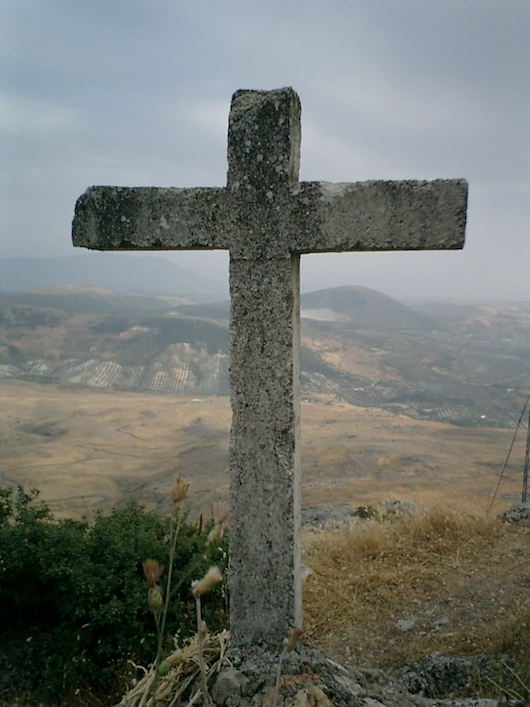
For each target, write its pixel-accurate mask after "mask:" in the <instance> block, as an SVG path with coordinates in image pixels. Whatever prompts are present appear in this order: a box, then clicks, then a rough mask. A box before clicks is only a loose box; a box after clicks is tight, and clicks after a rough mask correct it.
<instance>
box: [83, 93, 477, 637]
mask: <svg viewBox="0 0 530 707" xmlns="http://www.w3.org/2000/svg"><path fill="white" fill-rule="evenodd" d="M300 135H301V128H300V101H299V98H298V96H297V94H296V93H295V92H294V91H293V90H292V89H291V88H282V89H279V90H275V91H246V90H245V91H237V92H236V93H235V94H234V95H233V97H232V105H231V109H230V119H229V128H228V177H227V186H226V187H223V188H200V187H197V188H191V189H180V188H173V187H172V188H156V187H134V188H128V187H91V188H89V189H88V190H87V191H86V192H85V193H84V194H83V195H82V196H81V197H80V198H79V199H78V201H77V204H76V210H75V218H74V222H73V243H74V245H76V246H83V247H86V248H92V249H97V250H131V249H134V250H137V249H141V250H142V249H145V250H182V249H197V250H209V249H214V248H222V249H227V250H229V252H230V295H231V313H230V383H231V404H232V427H231V433H230V435H231V436H230V501H231V530H230V569H229V586H230V602H231V606H230V619H231V643H232V645H235V646H239V647H244V646H245V645H249V644H252V643H263V644H265V645H266V646H269V647H271V648H272V647H274V648H277V647H279V646H280V645H281V642H282V639H283V638H284V637H285V636H286V635H287V634H288V632H289V630H290V628H291V627H293V626H301V623H302V600H301V586H300V585H301V579H300V456H299V435H300V412H299V387H300V386H299V374H300V321H299V316H300V315H299V310H300V305H299V263H300V255H301V254H303V253H326V252H341V251H368V250H370V251H372V250H381V251H383V250H423V249H433V250H436V249H446V248H451V249H455V248H462V246H463V241H464V227H465V220H466V201H467V183H466V182H465V181H464V180H461V179H455V180H435V181H430V182H426V181H408V180H407V181H400V182H389V181H369V182H359V183H351V184H350V183H345V184H330V183H325V182H301V183H300V182H299V181H298V170H299V162H300Z"/></svg>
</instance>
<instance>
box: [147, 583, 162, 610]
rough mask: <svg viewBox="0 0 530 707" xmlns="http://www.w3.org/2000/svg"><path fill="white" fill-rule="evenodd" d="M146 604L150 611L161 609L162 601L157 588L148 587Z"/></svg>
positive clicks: (160, 591) (160, 593) (159, 590)
mask: <svg viewBox="0 0 530 707" xmlns="http://www.w3.org/2000/svg"><path fill="white" fill-rule="evenodd" d="M147 604H148V606H149V608H150V609H151V610H152V611H159V610H160V609H161V608H162V606H163V605H164V600H163V599H162V590H161V589H160V587H159V586H154V587H149V589H148V590H147Z"/></svg>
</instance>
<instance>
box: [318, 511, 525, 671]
mask: <svg viewBox="0 0 530 707" xmlns="http://www.w3.org/2000/svg"><path fill="white" fill-rule="evenodd" d="M306 545H307V550H306V558H305V562H306V564H307V565H308V566H310V567H311V568H312V569H313V571H314V574H313V575H312V576H311V577H310V579H309V580H308V581H307V582H306V585H305V588H304V606H305V628H306V631H307V633H308V635H309V636H310V637H311V639H312V640H314V641H315V642H316V643H318V644H320V645H321V646H322V647H323V648H324V649H326V650H327V651H329V652H330V653H331V654H332V655H334V657H336V659H338V660H341V661H343V662H344V663H350V664H355V665H357V666H365V667H380V668H390V667H392V666H397V665H400V664H404V663H410V662H414V661H417V660H418V659H419V658H420V657H421V656H423V655H425V654H428V653H430V652H432V651H442V652H443V653H446V654H450V655H472V654H480V653H488V654H501V653H509V654H510V655H512V656H513V657H515V658H517V659H519V660H521V661H523V662H524V663H526V664H527V665H530V592H529V588H530V563H529V561H528V558H529V555H530V528H529V527H528V526H526V527H525V526H523V525H519V526H516V525H505V524H502V523H500V522H499V521H497V520H494V519H487V518H477V517H471V516H467V515H463V514H462V513H457V512H455V511H452V510H449V509H447V508H442V507H434V508H431V509H429V510H427V511H424V512H421V513H416V514H414V515H410V516H408V515H401V516H399V517H396V518H394V519H387V520H368V521H364V522H361V523H359V524H358V525H356V526H354V527H353V528H351V529H349V530H336V531H328V532H325V533H322V534H319V535H317V536H313V537H312V538H309V539H308V540H307V542H306Z"/></svg>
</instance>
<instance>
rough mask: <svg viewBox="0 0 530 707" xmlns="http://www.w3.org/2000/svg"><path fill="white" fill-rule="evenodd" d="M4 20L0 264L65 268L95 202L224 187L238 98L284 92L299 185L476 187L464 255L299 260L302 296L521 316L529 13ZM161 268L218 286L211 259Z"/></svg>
mask: <svg viewBox="0 0 530 707" xmlns="http://www.w3.org/2000/svg"><path fill="white" fill-rule="evenodd" d="M0 8H1V17H0V24H1V26H2V29H1V35H0V45H1V47H0V52H1V64H2V68H1V72H2V73H1V94H0V99H1V114H0V116H1V130H2V133H1V135H2V144H1V150H2V164H1V192H2V194H1V216H0V219H1V220H0V226H1V241H0V249H1V250H0V253H1V255H2V256H4V257H6V256H9V257H13V256H62V255H68V254H73V253H74V252H75V251H74V249H73V248H72V246H71V244H70V224H71V219H72V214H73V207H74V204H75V200H76V198H77V197H78V196H79V195H80V194H81V193H82V192H83V191H84V190H85V189H86V187H87V186H89V185H93V184H113V185H123V186H137V185H142V186H146V185H147V186H151V185H157V186H180V187H191V186H216V185H217V186H223V185H224V184H225V179H226V131H227V120H228V110H229V105H230V98H231V95H232V93H233V92H234V91H235V90H237V89H239V88H256V89H271V88H279V87H282V86H293V88H294V89H295V90H296V91H297V92H298V94H299V95H300V98H301V101H302V158H301V174H300V178H301V179H302V180H309V181H312V180H326V181H331V182H340V181H358V180H359V181H362V180H366V179H435V178H438V177H441V178H452V177H464V178H466V179H468V180H469V183H470V195H469V211H468V226H467V243H466V247H465V249H464V251H463V252H458V251H457V252H445V253H443V252H442V253H432V252H429V253H361V254H355V253H354V254H333V255H325V256H304V258H303V259H302V260H303V263H302V286H303V289H304V290H311V289H317V288H320V287H333V286H337V285H342V284H357V285H364V286H367V287H372V288H374V289H377V290H380V291H382V292H384V293H386V294H388V295H391V296H393V297H396V298H398V299H407V298H412V299H414V298H416V299H446V300H447V299H451V300H468V301H469V300H472V301H477V300H482V301H510V300H512V301H522V300H530V39H529V38H530V0H0ZM158 255H160V254H158ZM137 257H149V255H141V256H137ZM167 257H169V258H171V259H172V260H174V261H175V262H177V263H179V264H181V265H183V266H185V267H193V268H195V267H200V268H201V271H202V273H203V274H204V273H205V272H208V271H210V272H212V273H215V274H216V275H218V274H219V273H220V276H221V277H223V276H225V275H224V273H226V267H227V266H226V262H227V259H226V256H225V254H224V253H223V254H211V255H209V254H202V253H201V254H197V253H190V254H188V253H176V254H170V255H167Z"/></svg>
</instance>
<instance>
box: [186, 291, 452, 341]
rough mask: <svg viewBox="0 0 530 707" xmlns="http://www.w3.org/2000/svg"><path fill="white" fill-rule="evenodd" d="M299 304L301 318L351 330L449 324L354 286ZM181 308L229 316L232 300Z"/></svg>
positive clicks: (190, 312)
mask: <svg viewBox="0 0 530 707" xmlns="http://www.w3.org/2000/svg"><path fill="white" fill-rule="evenodd" d="M300 307H301V316H302V319H307V320H311V323H313V324H315V322H339V323H341V324H343V325H345V326H347V327H348V328H351V329H375V330H377V331H399V330H414V331H422V330H425V331H432V330H436V329H439V328H444V327H445V326H446V325H445V323H443V322H441V321H440V320H439V319H437V318H436V317H433V316H430V315H428V314H426V313H422V312H419V311H416V310H415V309H413V308H411V307H406V306H405V305H404V304H400V303H399V302H397V301H396V300H394V299H392V298H391V297H387V296H386V295H383V294H382V293H381V292H377V291H376V290H371V289H369V288H368V287H356V286H354V285H347V286H343V287H333V288H331V289H327V290H318V291H317V292H309V293H307V294H303V295H302V296H301V300H300ZM178 311H179V312H180V313H181V314H183V315H186V316H188V317H204V318H207V319H228V318H229V316H230V301H229V300H225V301H223V302H211V303H204V304H185V305H180V306H179V307H178ZM317 326H318V325H317Z"/></svg>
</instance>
